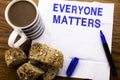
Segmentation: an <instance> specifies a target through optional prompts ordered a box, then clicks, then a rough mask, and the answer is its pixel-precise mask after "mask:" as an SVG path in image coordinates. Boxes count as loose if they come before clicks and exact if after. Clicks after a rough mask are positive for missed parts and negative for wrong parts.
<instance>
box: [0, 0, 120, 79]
mask: <svg viewBox="0 0 120 80" xmlns="http://www.w3.org/2000/svg"><path fill="white" fill-rule="evenodd" d="M37 1H38V0H35V2H36V3H37ZM81 1H99V2H110V3H114V4H115V9H114V24H113V38H112V39H113V40H112V57H113V60H114V62H115V66H116V69H117V73H118V78H119V79H118V80H120V0H81ZM9 2H10V0H0V80H8V79H9V80H19V79H18V76H17V74H16V70H15V69H10V68H8V67H7V66H6V63H5V59H4V52H5V51H6V50H7V49H9V46H8V44H7V41H8V37H9V35H10V33H11V32H12V28H11V27H10V26H9V25H8V24H7V22H6V21H5V18H4V10H5V8H6V6H7V4H8V3H9ZM55 80H81V79H70V78H61V77H56V78H55ZM110 80H115V79H114V78H113V77H112V76H110Z"/></svg>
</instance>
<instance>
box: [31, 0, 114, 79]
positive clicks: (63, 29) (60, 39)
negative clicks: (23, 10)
mask: <svg viewBox="0 0 120 80" xmlns="http://www.w3.org/2000/svg"><path fill="white" fill-rule="evenodd" d="M73 6H77V9H76V10H75V11H76V12H72V9H73V8H75V7H73ZM82 6H83V8H86V14H87V13H88V12H87V11H89V9H91V7H92V8H96V9H98V8H99V9H100V11H101V12H99V14H97V15H96V16H95V15H93V14H91V15H90V14H89V15H86V14H85V11H81V14H80V11H79V7H82ZM38 8H39V11H40V14H41V17H42V18H43V21H44V23H45V32H44V33H43V35H42V36H41V37H39V38H38V39H36V40H33V43H35V42H40V43H45V44H48V45H49V46H50V47H53V48H56V49H58V50H60V51H62V52H63V54H64V65H63V68H62V69H61V70H60V72H59V74H58V76H64V77H66V70H67V68H68V66H69V63H70V61H71V59H72V58H73V57H78V58H79V59H80V60H79V63H78V65H77V67H76V69H75V71H74V73H73V74H72V76H71V77H74V78H88V79H93V80H109V73H110V69H109V65H108V62H107V60H106V56H105V53H104V50H103V47H102V43H101V40H100V32H99V31H100V30H102V31H103V32H104V34H105V36H106V39H107V42H108V45H109V48H110V50H111V45H112V44H111V43H112V29H113V12H114V4H112V3H99V2H80V1H64V0H40V1H39V7H38ZM68 8H69V9H68ZM84 10H85V9H84ZM95 14H96V13H95ZM54 15H55V16H54ZM59 15H60V23H57V22H56V23H55V22H54V19H55V17H56V19H58V16H59ZM64 16H65V17H66V19H67V22H68V23H66V19H64V20H63V17H64ZM69 16H72V17H78V18H81V19H83V18H84V20H83V21H84V23H82V22H83V21H81V19H80V21H79V23H78V22H77V23H76V21H77V20H75V19H73V20H72V21H70V19H69V18H68V17H69ZM96 19H98V20H100V21H101V22H100V26H99V27H98V28H96V27H95V25H96V24H95V20H96ZM62 20H63V23H62ZM88 21H90V22H91V21H93V22H94V23H93V25H91V24H90V25H89V24H88V23H90V22H88ZM58 22H59V21H58ZM70 22H71V24H70ZM76 24H78V25H76ZM91 26H93V27H91ZM97 26H98V25H97Z"/></svg>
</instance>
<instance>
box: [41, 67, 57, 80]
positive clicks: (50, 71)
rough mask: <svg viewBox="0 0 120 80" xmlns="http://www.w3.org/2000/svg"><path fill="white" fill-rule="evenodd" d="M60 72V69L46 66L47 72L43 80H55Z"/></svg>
mask: <svg viewBox="0 0 120 80" xmlns="http://www.w3.org/2000/svg"><path fill="white" fill-rule="evenodd" d="M58 72H59V68H57V67H54V66H51V65H46V70H45V74H43V79H44V80H53V79H54V78H55V76H56V75H57V74H58Z"/></svg>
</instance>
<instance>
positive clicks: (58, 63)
mask: <svg viewBox="0 0 120 80" xmlns="http://www.w3.org/2000/svg"><path fill="white" fill-rule="evenodd" d="M29 59H33V60H35V61H39V62H42V63H45V64H49V65H52V66H55V67H58V68H61V67H62V66H63V54H62V52H61V51H58V50H57V49H53V48H50V47H48V46H47V45H46V44H39V43H34V44H33V45H32V46H31V48H30V51H29Z"/></svg>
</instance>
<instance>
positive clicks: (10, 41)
mask: <svg viewBox="0 0 120 80" xmlns="http://www.w3.org/2000/svg"><path fill="white" fill-rule="evenodd" d="M18 35H20V37H21V38H20V39H19V40H17V41H16V42H15V40H16V38H17V36H18ZM26 40H27V36H26V35H25V34H24V32H23V31H21V30H19V29H14V31H13V32H12V33H11V34H10V36H9V39H8V45H9V46H10V47H13V48H19V47H20V46H21V45H22V44H23V43H24V42H25V41H26Z"/></svg>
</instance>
